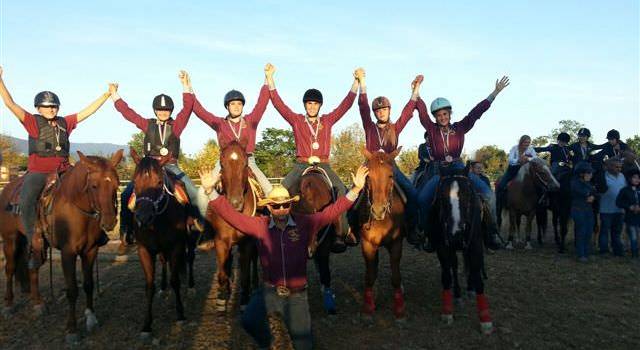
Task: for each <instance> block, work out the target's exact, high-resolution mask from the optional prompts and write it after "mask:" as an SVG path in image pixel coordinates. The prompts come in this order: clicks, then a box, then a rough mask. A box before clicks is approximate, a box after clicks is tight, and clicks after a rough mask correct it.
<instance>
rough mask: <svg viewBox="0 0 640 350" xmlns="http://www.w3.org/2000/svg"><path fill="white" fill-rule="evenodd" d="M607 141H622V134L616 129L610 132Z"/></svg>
mask: <svg viewBox="0 0 640 350" xmlns="http://www.w3.org/2000/svg"><path fill="white" fill-rule="evenodd" d="M607 140H620V132H619V131H618V130H616V129H611V130H609V132H608V133H607Z"/></svg>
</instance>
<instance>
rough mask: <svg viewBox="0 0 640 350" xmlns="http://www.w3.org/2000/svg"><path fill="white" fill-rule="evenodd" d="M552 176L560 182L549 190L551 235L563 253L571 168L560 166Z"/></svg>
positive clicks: (569, 202) (566, 231) (567, 220)
mask: <svg viewBox="0 0 640 350" xmlns="http://www.w3.org/2000/svg"><path fill="white" fill-rule="evenodd" d="M554 176H555V177H556V180H558V182H559V183H560V189H559V190H557V191H552V192H549V204H550V209H551V213H552V223H553V236H554V238H555V242H556V244H557V246H558V252H559V253H564V251H565V247H564V245H565V240H566V237H567V233H568V225H569V217H570V216H571V168H569V167H568V166H566V167H562V168H561V170H559V171H557V172H556V174H554Z"/></svg>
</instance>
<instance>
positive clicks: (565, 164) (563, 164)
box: [555, 162, 569, 166]
mask: <svg viewBox="0 0 640 350" xmlns="http://www.w3.org/2000/svg"><path fill="white" fill-rule="evenodd" d="M555 164H558V165H559V166H569V163H567V162H556V163H555Z"/></svg>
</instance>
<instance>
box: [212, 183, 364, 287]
mask: <svg viewBox="0 0 640 350" xmlns="http://www.w3.org/2000/svg"><path fill="white" fill-rule="evenodd" d="M351 205H353V201H352V200H351V199H349V198H347V196H342V197H340V198H339V199H338V200H337V201H336V202H335V203H333V204H331V205H329V206H328V207H326V208H324V209H323V210H322V211H321V212H319V213H315V214H310V215H294V216H293V217H290V219H289V223H288V225H287V227H286V228H285V230H284V231H280V230H279V229H278V228H277V227H276V226H275V224H274V223H273V222H272V220H271V218H270V217H268V216H248V215H245V214H242V213H240V212H238V211H236V210H235V209H233V207H232V206H231V204H230V203H229V201H228V200H227V199H226V198H225V197H224V196H219V197H218V198H216V199H214V200H213V201H211V206H212V207H213V209H214V210H215V212H216V213H218V214H219V215H220V216H222V218H223V219H225V220H226V221H227V222H228V223H230V224H231V225H232V226H233V227H235V228H236V229H238V230H240V231H242V232H244V233H245V234H247V235H250V236H253V237H255V238H257V239H258V253H259V254H260V264H261V265H262V271H263V279H264V281H265V282H267V283H269V284H271V285H274V286H286V287H288V288H292V289H298V288H302V287H304V286H305V285H306V284H307V261H308V258H307V247H308V246H309V242H310V240H311V239H315V237H316V233H317V232H318V230H319V229H321V228H322V227H324V226H326V225H328V224H329V223H331V222H333V221H335V220H336V219H337V218H338V216H340V215H341V214H342V213H344V212H345V211H347V210H348V209H349V208H350V207H351Z"/></svg>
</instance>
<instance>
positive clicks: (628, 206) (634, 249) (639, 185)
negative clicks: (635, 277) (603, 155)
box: [616, 169, 640, 259]
mask: <svg viewBox="0 0 640 350" xmlns="http://www.w3.org/2000/svg"><path fill="white" fill-rule="evenodd" d="M627 182H628V183H629V186H627V187H625V188H623V189H622V190H621V191H620V193H619V194H618V197H617V198H616V205H617V206H618V207H619V208H622V209H624V211H625V215H624V223H625V224H626V225H627V235H628V236H629V245H630V246H631V257H632V258H634V259H637V258H638V234H640V170H638V169H633V170H631V171H629V172H628V173H627Z"/></svg>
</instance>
